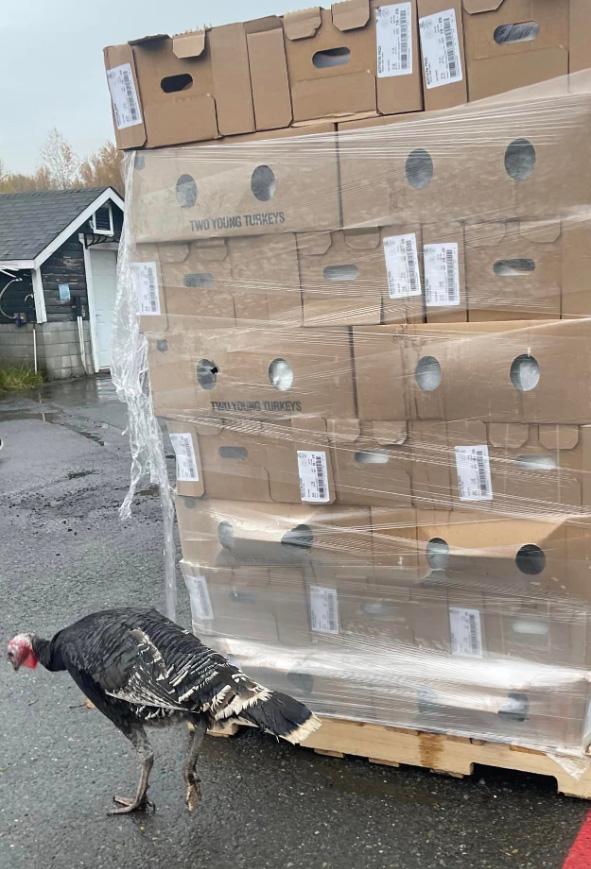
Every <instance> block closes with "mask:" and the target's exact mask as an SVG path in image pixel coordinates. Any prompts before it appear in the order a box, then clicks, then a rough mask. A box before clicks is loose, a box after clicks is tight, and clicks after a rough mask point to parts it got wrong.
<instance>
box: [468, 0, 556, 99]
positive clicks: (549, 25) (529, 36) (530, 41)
mask: <svg viewBox="0 0 591 869" xmlns="http://www.w3.org/2000/svg"><path fill="white" fill-rule="evenodd" d="M463 6H464V39H465V46H466V57H467V65H468V92H469V97H470V100H480V99H483V98H484V97H489V96H492V95H493V94H498V93H502V92H503V91H509V90H512V89H513V88H521V87H527V86H528V85H533V84H535V83H536V82H541V81H544V80H546V79H553V78H557V77H559V76H567V75H568V72H569V51H568V49H569V6H570V0H463ZM565 83H566V79H565Z"/></svg>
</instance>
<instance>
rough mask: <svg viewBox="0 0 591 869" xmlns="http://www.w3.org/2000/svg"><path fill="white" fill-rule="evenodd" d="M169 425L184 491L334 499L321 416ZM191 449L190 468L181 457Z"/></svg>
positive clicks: (294, 500) (246, 497) (245, 497)
mask: <svg viewBox="0 0 591 869" xmlns="http://www.w3.org/2000/svg"><path fill="white" fill-rule="evenodd" d="M166 425H167V428H168V431H169V433H171V435H172V436H171V441H172V444H173V447H174V448H175V452H176V455H177V475H176V490H177V493H178V494H180V495H189V496H192V497H196V498H198V497H201V496H202V495H207V496H208V497H210V498H222V499H226V498H228V499H234V500H238V501H258V502H277V503H280V504H281V503H285V504H301V503H308V504H330V503H333V502H334V501H335V497H336V490H335V484H334V478H333V470H332V451H331V449H330V445H329V437H328V433H327V423H326V421H325V420H323V419H322V418H321V417H299V418H298V419H297V421H296V420H291V421H290V420H287V421H283V422H279V423H273V422H258V421H256V420H241V419H237V420H234V421H232V420H216V419H202V420H199V421H198V422H196V423H189V422H187V421H185V420H167V421H166ZM175 435H176V437H175ZM178 435H180V436H181V437H180V438H179V437H178ZM191 451H192V455H193V459H191V458H189V468H187V466H186V465H185V464H184V462H183V457H184V461H185V462H186V461H187V459H186V456H187V452H189V453H190V452H191ZM191 468H192V469H193V473H192V474H191V473H190V470H191Z"/></svg>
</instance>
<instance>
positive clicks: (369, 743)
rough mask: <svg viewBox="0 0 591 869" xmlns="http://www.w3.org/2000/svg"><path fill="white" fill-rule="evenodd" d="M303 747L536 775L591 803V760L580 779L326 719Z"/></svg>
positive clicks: (527, 755)
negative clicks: (547, 777) (478, 766)
mask: <svg viewBox="0 0 591 869" xmlns="http://www.w3.org/2000/svg"><path fill="white" fill-rule="evenodd" d="M238 729H239V728H238V727H237V726H236V728H235V731H234V732H236V731H237V730H238ZM214 735H216V734H214ZM219 735H231V732H228V733H225V734H219ZM302 745H303V747H304V748H311V749H313V750H314V751H315V752H316V753H317V754H322V755H328V756H329V757H345V755H355V756H356V757H364V758H367V760H369V761H370V763H379V764H383V765H385V766H395V767H397V766H401V765H402V764H408V765H409V766H420V767H424V768H425V769H429V770H431V771H432V772H434V773H442V774H446V775H450V776H453V777H455V778H464V776H467V775H472V773H473V772H474V766H475V765H476V764H478V765H480V766H496V767H500V768H502V769H512V770H518V771H520V772H529V773H535V774H537V775H545V776H550V777H552V778H554V779H555V780H556V786H557V788H558V793H561V794H565V795H567V796H572V797H579V798H581V799H585V800H591V757H590V758H588V759H586V760H585V763H586V769H585V770H584V772H583V775H582V776H581V777H579V778H577V777H575V776H573V775H570V774H569V773H568V772H567V770H566V769H564V767H562V766H560V764H558V763H557V762H556V761H555V760H554V759H553V758H552V757H549V756H548V755H547V754H544V753H543V752H541V751H534V750H532V749H528V748H521V747H519V746H516V745H504V744H501V743H495V742H485V741H481V740H477V739H465V738H463V737H459V736H448V735H446V734H438V733H426V732H422V731H417V730H402V729H399V728H396V727H383V726H382V725H379V724H364V723H362V722H358V721H346V720H344V719H338V718H324V719H323V722H322V727H321V728H320V729H319V730H317V731H316V733H313V734H312V736H310V737H309V738H308V739H307V740H306V741H305V742H304V743H302Z"/></svg>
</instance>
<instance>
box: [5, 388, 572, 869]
mask: <svg viewBox="0 0 591 869" xmlns="http://www.w3.org/2000/svg"><path fill="white" fill-rule="evenodd" d="M124 427H125V412H124V408H123V406H122V405H120V404H119V403H118V402H117V400H116V398H115V396H114V393H113V390H112V387H111V385H110V383H109V381H108V380H90V381H79V382H75V383H67V384H61V385H57V386H50V387H46V388H44V389H43V390H42V391H41V392H40V393H35V394H29V395H27V396H17V397H10V398H7V399H5V400H4V401H0V436H1V437H3V438H4V439H5V447H4V450H3V451H2V452H0V541H1V543H0V642H1V645H2V655H3V652H4V643H5V639H6V638H7V637H8V636H10V635H12V634H13V633H15V632H17V631H20V630H33V629H34V630H35V631H37V632H38V633H40V634H42V635H43V634H45V635H47V636H50V635H51V634H52V632H53V631H55V630H57V629H59V628H60V627H62V626H63V625H64V624H67V623H69V622H70V621H73V620H74V619H76V618H78V617H80V616H82V615H83V614H85V613H87V612H90V611H92V610H95V609H100V608H103V607H107V606H113V605H127V604H146V605H154V604H156V605H158V604H159V603H160V600H161V572H162V571H161V549H162V543H161V536H160V513H159V501H158V497H157V495H156V494H155V493H154V492H153V491H152V490H151V489H149V488H148V489H146V490H144V491H142V492H141V493H140V494H138V497H137V499H136V505H135V512H134V515H133V518H132V519H131V520H130V521H128V522H126V523H125V524H121V523H120V521H119V519H118V515H117V508H118V506H119V504H120V503H121V501H122V499H123V497H124V495H125V492H126V489H127V480H128V474H129V457H128V452H127V444H126V439H125V437H124V436H123V434H122V431H123V429H124ZM179 597H180V605H179V610H180V612H179V618H180V620H181V621H184V622H187V620H188V615H189V614H188V606H187V603H186V600H185V597H184V594H183V592H182V591H181V592H180V595H179ZM82 700H83V698H82V696H81V694H80V693H79V691H78V689H77V688H76V687H75V685H74V684H73V682H72V681H71V680H70V678H69V677H68V676H67V674H63V673H60V674H50V673H47V672H46V671H44V670H43V669H42V668H39V669H38V670H36V671H34V672H31V671H25V672H20V673H18V674H14V673H13V672H12V670H11V669H10V667H9V666H8V664H7V662H6V661H5V660H0V736H1V738H0V867H2V869H45V867H52V869H70V867H93V869H94V867H97V869H99V867H110V869H123V867H125V869H136V867H137V869H139V867H146V866H158V867H166V869H176V867H210V869H218V867H219V869H222V867H223V869H227V867H257V869H259V867H260V869H263V867H270V869H279V867H282V869H283V867H293V869H316V867H318V869H320V867H327V869H337V867H348V866H355V867H367V869H372V867H380V869H381V867H396V869H419V867H420V869H431V867H441V866H443V867H454V869H456V867H470V869H474V867H476V869H480V867H483V869H484V867H505V866H507V867H509V866H510V867H531V869H543V867H551V869H558V867H560V866H561V865H562V862H563V859H564V855H565V854H566V852H567V850H568V848H569V845H570V843H571V841H572V840H573V839H574V837H575V835H576V833H577V830H578V827H579V825H580V823H581V821H582V820H583V818H584V816H585V814H586V812H587V811H588V809H589V804H587V803H583V802H578V801H576V800H572V799H567V798H564V797H558V796H557V795H556V792H555V785H554V782H553V781H550V780H547V779H541V778H538V777H535V776H525V775H512V774H510V773H506V772H502V771H498V770H491V769H486V768H481V769H478V770H477V771H476V774H475V775H474V777H473V778H471V779H465V780H463V781H458V780H455V779H448V778H445V777H440V776H435V775H433V774H431V773H429V772H427V771H423V770H418V769H412V768H404V769H398V770H397V769H390V768H387V767H379V766H371V765H370V764H369V763H367V762H365V761H362V760H355V759H348V760H336V759H331V758H327V757H320V756H317V755H314V754H313V753H312V752H310V751H306V750H302V749H294V748H292V747H291V746H289V745H287V744H281V745H279V744H277V743H276V742H274V741H273V740H272V739H270V738H265V737H262V736H259V735H257V734H254V733H252V732H248V733H245V734H243V735H240V736H238V737H236V738H234V739H231V740H227V739H214V738H208V739H207V740H206V743H205V747H204V750H203V753H202V760H201V763H200V775H201V779H202V782H203V784H202V788H203V793H204V800H203V803H202V805H201V807H200V809H199V811H198V813H197V814H196V815H194V816H190V815H189V814H188V813H187V811H186V809H185V806H184V802H183V787H182V782H181V774H180V768H181V762H182V756H183V753H184V751H185V748H186V743H187V734H186V731H185V730H183V728H182V727H181V728H179V729H176V730H172V731H171V730H167V731H159V732H157V733H155V734H154V735H153V742H154V745H155V748H156V755H157V756H156V764H155V767H154V773H153V778H152V787H151V790H150V794H151V797H152V798H153V800H154V801H155V803H156V805H157V811H156V813H155V814H152V813H147V814H141V815H137V816H135V817H123V818H107V817H106V810H107V809H108V808H109V805H110V798H111V795H112V794H113V793H123V794H127V793H130V794H131V792H132V790H133V788H134V787H135V784H136V776H137V766H136V763H135V761H134V758H133V757H132V754H131V752H130V750H129V749H128V746H127V743H126V741H125V740H124V739H123V737H121V736H120V735H119V734H118V732H117V731H116V730H115V729H114V728H113V727H112V725H111V724H110V723H109V722H108V721H106V719H103V718H102V716H101V715H100V714H99V713H98V712H96V711H90V710H88V709H86V708H85V707H84V706H83V705H82Z"/></svg>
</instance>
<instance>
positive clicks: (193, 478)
mask: <svg viewBox="0 0 591 869" xmlns="http://www.w3.org/2000/svg"><path fill="white" fill-rule="evenodd" d="M170 442H171V444H172V448H173V449H174V453H175V456H176V480H177V483H196V482H199V471H198V470H197V460H196V458H195V448H194V447H193V438H192V437H191V435H190V434H188V433H187V434H176V433H171V435H170Z"/></svg>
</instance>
